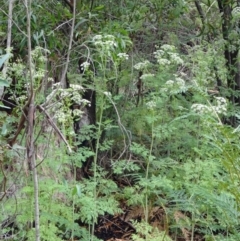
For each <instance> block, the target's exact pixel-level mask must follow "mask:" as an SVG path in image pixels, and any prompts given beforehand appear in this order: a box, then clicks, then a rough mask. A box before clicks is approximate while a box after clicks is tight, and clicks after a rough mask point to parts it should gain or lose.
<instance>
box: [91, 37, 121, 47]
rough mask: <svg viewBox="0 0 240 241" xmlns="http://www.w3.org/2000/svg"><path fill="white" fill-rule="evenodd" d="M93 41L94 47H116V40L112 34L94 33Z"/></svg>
mask: <svg viewBox="0 0 240 241" xmlns="http://www.w3.org/2000/svg"><path fill="white" fill-rule="evenodd" d="M92 40H93V43H94V44H95V46H96V47H99V48H101V49H104V50H110V49H113V48H114V47H117V42H116V40H115V37H114V36H113V35H100V34H98V35H95V36H94V37H93V39H92Z"/></svg>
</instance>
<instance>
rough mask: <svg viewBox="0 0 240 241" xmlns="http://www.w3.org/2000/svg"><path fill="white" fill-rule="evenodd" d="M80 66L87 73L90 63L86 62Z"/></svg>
mask: <svg viewBox="0 0 240 241" xmlns="http://www.w3.org/2000/svg"><path fill="white" fill-rule="evenodd" d="M80 66H81V67H82V68H83V69H84V71H86V70H88V68H89V66H90V63H89V62H88V61H85V62H83V63H82V64H81V65H80Z"/></svg>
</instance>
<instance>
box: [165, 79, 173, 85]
mask: <svg viewBox="0 0 240 241" xmlns="http://www.w3.org/2000/svg"><path fill="white" fill-rule="evenodd" d="M165 84H166V85H168V86H173V85H174V81H173V80H168V81H167V82H166V83H165Z"/></svg>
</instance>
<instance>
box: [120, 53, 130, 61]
mask: <svg viewBox="0 0 240 241" xmlns="http://www.w3.org/2000/svg"><path fill="white" fill-rule="evenodd" d="M117 56H118V57H119V58H120V59H126V60H128V57H129V55H128V54H126V53H119V54H118V55H117Z"/></svg>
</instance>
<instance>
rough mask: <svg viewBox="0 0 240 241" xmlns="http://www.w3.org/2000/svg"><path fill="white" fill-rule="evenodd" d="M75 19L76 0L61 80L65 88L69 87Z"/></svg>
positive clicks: (74, 1) (74, 0)
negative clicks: (69, 67) (67, 80)
mask: <svg viewBox="0 0 240 241" xmlns="http://www.w3.org/2000/svg"><path fill="white" fill-rule="evenodd" d="M75 20H76V0H73V19H72V28H71V33H70V40H69V45H68V52H67V59H66V63H65V66H64V69H63V72H62V76H61V81H60V83H61V86H62V87H63V88H66V87H67V83H66V75H67V70H68V64H69V60H70V54H71V50H72V43H73V34H74V26H75Z"/></svg>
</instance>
